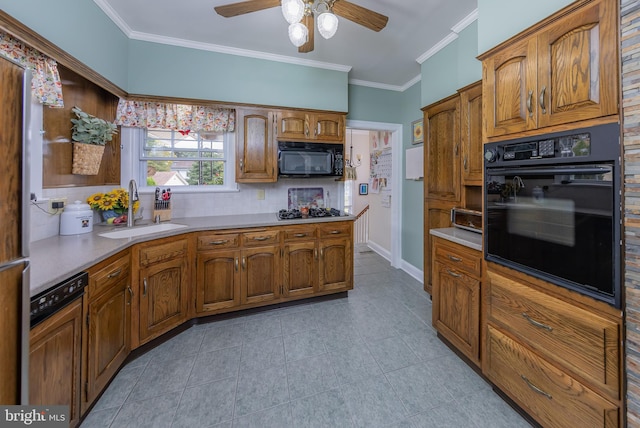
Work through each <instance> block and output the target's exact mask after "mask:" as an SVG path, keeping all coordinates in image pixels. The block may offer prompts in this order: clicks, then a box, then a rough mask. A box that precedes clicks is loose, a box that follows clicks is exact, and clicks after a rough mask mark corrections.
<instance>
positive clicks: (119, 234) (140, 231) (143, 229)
mask: <svg viewBox="0 0 640 428" xmlns="http://www.w3.org/2000/svg"><path fill="white" fill-rule="evenodd" d="M183 227H187V226H186V225H185V224H177V223H160V224H151V225H148V226H137V227H136V226H134V227H128V228H125V229H118V230H114V231H112V232H105V233H99V234H98V236H102V237H103V238H111V239H122V238H133V237H136V236H142V235H148V234H150V233H157V232H166V231H168V230H174V229H181V228H183Z"/></svg>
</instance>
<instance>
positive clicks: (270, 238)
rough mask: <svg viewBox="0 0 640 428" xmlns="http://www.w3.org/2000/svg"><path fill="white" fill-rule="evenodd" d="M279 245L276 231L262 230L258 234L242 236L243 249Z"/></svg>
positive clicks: (278, 236)
mask: <svg viewBox="0 0 640 428" xmlns="http://www.w3.org/2000/svg"><path fill="white" fill-rule="evenodd" d="M279 243H280V232H279V231H278V230H263V231H260V232H245V233H243V234H242V245H243V246H245V247H259V246H262V245H273V244H279Z"/></svg>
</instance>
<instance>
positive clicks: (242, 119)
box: [236, 110, 278, 183]
mask: <svg viewBox="0 0 640 428" xmlns="http://www.w3.org/2000/svg"><path fill="white" fill-rule="evenodd" d="M237 123H238V131H237V134H238V137H237V141H236V181H237V182H239V183H252V182H274V181H276V180H277V178H278V175H277V171H276V158H277V147H276V144H275V142H274V140H273V113H271V112H269V111H266V110H255V111H254V110H251V111H249V110H247V111H244V110H239V111H238V122H237Z"/></svg>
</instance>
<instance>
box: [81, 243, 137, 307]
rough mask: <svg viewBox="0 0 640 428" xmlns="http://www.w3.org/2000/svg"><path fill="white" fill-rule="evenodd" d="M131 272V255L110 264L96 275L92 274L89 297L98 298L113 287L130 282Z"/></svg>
mask: <svg viewBox="0 0 640 428" xmlns="http://www.w3.org/2000/svg"><path fill="white" fill-rule="evenodd" d="M130 272H131V262H130V260H129V253H128V252H127V254H126V255H124V256H122V257H120V258H118V259H116V260H114V261H113V262H111V263H109V264H108V265H106V266H105V267H103V268H102V269H100V270H99V271H97V272H96V273H92V274H91V276H90V278H89V289H88V291H89V295H90V296H92V297H95V296H97V295H98V294H100V293H102V292H103V291H105V290H108V289H109V288H110V287H111V286H112V285H114V284H117V283H119V282H121V281H124V280H126V281H128V280H129V274H130Z"/></svg>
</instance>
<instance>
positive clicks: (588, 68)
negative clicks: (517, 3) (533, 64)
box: [536, 0, 619, 126]
mask: <svg viewBox="0 0 640 428" xmlns="http://www.w3.org/2000/svg"><path fill="white" fill-rule="evenodd" d="M617 10H618V8H617V3H614V2H611V1H608V0H602V1H597V2H593V3H591V4H588V5H585V6H584V7H582V8H581V9H579V10H577V11H576V12H573V13H571V14H570V15H568V16H566V17H564V18H562V19H560V20H558V21H556V22H554V23H553V25H551V26H550V27H549V28H548V29H547V30H545V31H543V32H542V33H541V34H540V35H539V36H538V94H537V97H536V100H537V102H538V125H539V126H549V125H558V124H562V123H568V122H575V121H578V120H584V119H591V118H596V117H600V116H607V115H611V114H617V112H618V101H617V100H618V75H619V71H618V62H619V61H618V58H617V52H618V38H617V34H618V31H617V25H616V20H617Z"/></svg>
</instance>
